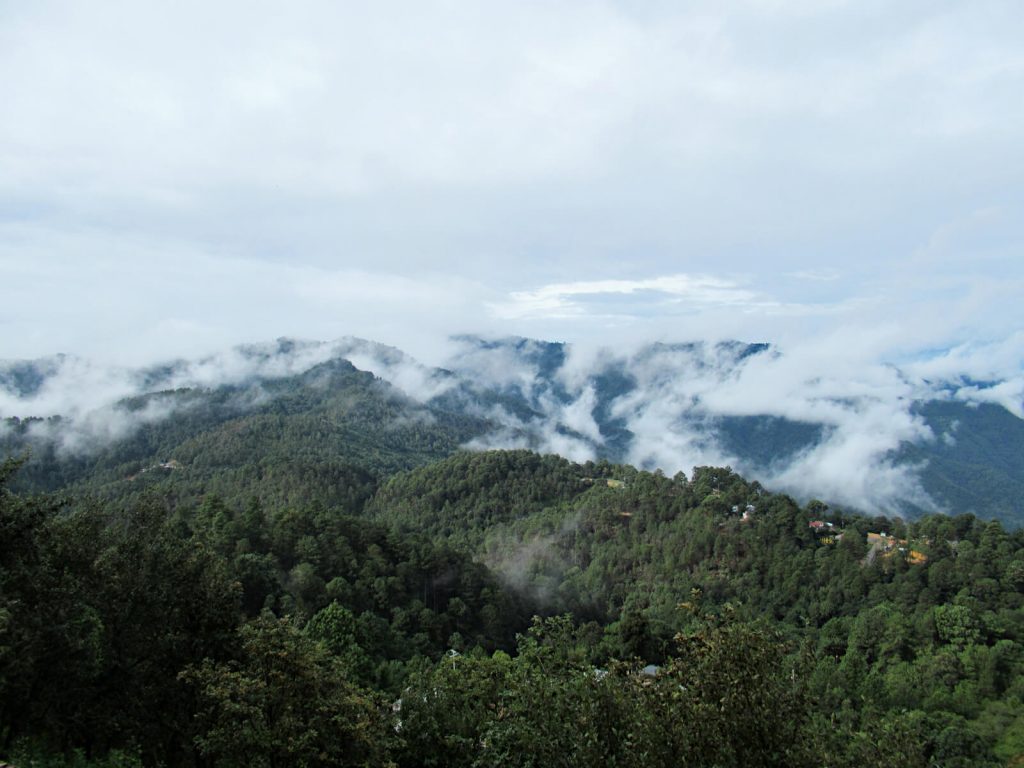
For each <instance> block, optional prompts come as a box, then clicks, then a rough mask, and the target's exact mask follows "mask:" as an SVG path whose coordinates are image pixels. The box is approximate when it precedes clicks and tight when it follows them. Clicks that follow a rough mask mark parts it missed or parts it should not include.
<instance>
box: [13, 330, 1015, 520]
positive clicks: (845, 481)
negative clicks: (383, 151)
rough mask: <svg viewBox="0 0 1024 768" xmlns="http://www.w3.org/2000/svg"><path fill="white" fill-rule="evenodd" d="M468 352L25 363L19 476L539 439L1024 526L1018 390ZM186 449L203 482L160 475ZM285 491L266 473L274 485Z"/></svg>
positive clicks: (665, 361)
mask: <svg viewBox="0 0 1024 768" xmlns="http://www.w3.org/2000/svg"><path fill="white" fill-rule="evenodd" d="M453 343H454V348H455V351H454V353H453V354H451V355H450V357H449V358H448V359H447V360H446V361H445V362H444V364H443V366H442V367H430V366H426V365H423V364H421V363H419V362H418V361H417V360H415V359H414V358H412V357H411V356H409V355H407V354H405V353H403V352H402V351H400V350H398V349H395V348H393V347H387V346H384V345H381V344H376V343H374V342H370V341H365V340H361V339H353V338H345V339H340V340H337V341H335V342H314V341H301V340H294V339H279V340H277V341H276V342H270V343H266V344H252V345H245V346H241V347H237V348H234V349H231V350H226V351H225V352H223V353H220V354H217V355H210V356H206V357H203V358H199V359H196V360H177V361H172V362H169V363H167V364H163V365H157V366H150V367H148V368H144V369H137V370H131V369H123V370H112V369H108V368H103V367H102V366H96V365H92V364H90V363H89V362H88V361H84V360H81V359H78V358H72V357H67V356H56V357H53V358H46V359H43V360H39V361H20V362H16V363H8V364H4V365H0V415H3V416H5V417H7V421H6V425H7V426H6V430H5V434H4V435H2V436H0V440H2V441H3V442H2V445H3V448H4V450H6V451H8V452H16V451H18V450H22V449H24V448H25V447H26V446H32V448H33V451H34V459H33V462H32V463H31V464H30V467H29V469H28V470H27V471H26V472H25V473H24V476H23V477H22V478H21V479H20V480H19V482H22V483H31V484H32V485H31V487H38V488H54V487H59V486H62V485H67V484H68V483H73V482H75V481H76V480H77V479H78V478H81V477H84V476H85V475H89V477H90V481H89V482H90V484H91V485H93V486H97V485H104V486H106V487H108V490H111V491H112V490H113V489H115V488H117V489H120V490H118V491H117V492H118V493H121V492H123V491H124V489H125V488H128V487H136V486H137V487H145V486H147V485H149V484H151V483H153V482H155V481H156V478H160V477H162V478H163V479H164V480H169V479H170V478H171V477H172V476H173V478H174V483H175V484H180V483H181V482H183V481H182V478H184V476H185V475H186V474H189V475H190V476H192V477H194V478H196V481H195V483H194V484H193V485H192V486H190V488H191V490H189V491H188V492H189V493H196V492H198V491H197V490H196V489H198V488H200V487H202V483H203V482H205V480H203V479H202V478H205V477H207V476H210V467H211V466H213V464H211V462H214V463H215V462H216V461H220V462H221V464H222V465H223V464H224V463H225V462H227V461H229V460H235V459H239V458H243V459H244V458H245V457H247V456H248V455H250V454H251V453H252V452H253V451H254V450H256V449H255V446H256V445H260V446H263V447H262V448H261V449H260V450H262V451H264V452H265V453H266V454H267V460H266V463H267V464H268V465H274V466H280V462H279V461H278V459H281V458H283V457H288V461H290V462H298V464H296V467H297V469H300V470H301V471H303V472H305V471H306V470H305V469H302V467H308V466H309V462H312V463H313V465H315V466H325V462H335V463H337V462H341V463H342V464H344V466H345V467H350V468H355V469H358V471H359V472H363V473H368V474H369V475H372V476H380V475H382V474H387V473H390V472H393V471H394V470H396V469H403V468H409V467H413V466H417V465H421V464H423V463H426V462H429V461H432V460H434V459H438V458H443V457H444V456H448V455H450V454H451V453H452V452H454V451H455V450H457V449H458V448H460V447H469V448H472V449H486V448H526V449H530V450H535V451H539V452H542V453H555V454H559V455H562V456H565V457H567V458H569V459H572V460H576V461H586V460H591V459H593V460H596V459H607V460H609V461H613V462H628V463H630V464H633V465H636V466H638V467H642V468H645V469H651V470H653V469H657V468H660V469H662V470H664V471H665V472H666V473H669V474H674V473H675V472H677V471H684V472H689V471H690V470H691V469H692V468H693V467H694V466H699V465H716V466H724V465H729V466H731V467H733V468H735V469H736V470H738V471H740V472H742V473H743V474H744V475H746V476H749V477H752V478H756V479H757V480H759V481H760V482H762V483H763V484H765V485H766V486H768V487H772V488H777V489H779V490H784V491H787V492H789V493H792V494H794V495H795V496H797V497H798V498H803V499H808V498H811V497H821V498H824V499H825V500H826V501H828V502H829V503H832V504H836V505H841V506H845V507H847V508H851V509H861V510H864V511H869V512H894V513H899V514H904V515H910V516H915V515H920V514H922V513H924V512H928V511H935V510H939V511H946V512H948V513H951V514H956V513H963V512H972V513H975V514H977V515H979V516H982V517H995V518H997V519H1000V520H1002V521H1004V522H1006V523H1008V524H1011V525H1021V524H1022V523H1024V466H1022V463H1021V460H1020V457H1021V456H1024V420H1022V419H1021V418H1020V415H1019V413H1020V407H1019V406H1020V404H1019V403H1018V404H1017V407H1016V408H1015V406H1014V401H1013V400H1012V398H1011V399H1010V400H1007V399H1006V398H1002V399H1000V398H998V397H996V396H995V393H999V392H1002V389H1000V387H1001V385H1002V384H1003V383H1002V382H998V381H989V382H978V381H973V380H969V379H964V378H962V377H961V378H959V379H957V378H956V377H951V378H949V379H948V380H943V381H933V380H926V379H924V378H922V377H920V376H915V375H912V374H911V373H908V372H906V371H903V370H901V369H899V368H897V367H894V366H878V367H876V368H873V369H870V370H864V369H861V368H852V367H851V368H849V369H845V368H844V367H843V366H844V362H843V358H842V356H841V355H837V356H835V357H833V358H831V359H830V360H829V362H828V365H824V364H821V365H818V364H817V363H816V362H815V361H809V360H807V359H804V358H793V357H790V356H787V354H786V352H785V351H784V350H780V349H776V348H775V347H772V346H770V345H767V344H746V343H740V342H719V343H700V342H696V343H687V344H665V343H655V344H649V345H646V346H642V347H638V348H636V349H617V348H614V347H608V348H602V349H578V348H574V347H572V346H571V345H567V344H562V343H554V342H543V341H536V340H532V339H523V338H507V339H485V338H481V337H477V336H460V337H456V338H455V339H453ZM361 374H362V375H361ZM324 382H326V384H325V383H324ZM1004 389H1005V387H1004ZM170 414H174V415H175V418H174V419H173V420H169V419H167V416H169V415H170ZM32 417H35V419H33V418H32ZM56 417H59V419H58V418H56ZM26 418H27V420H26ZM37 419H38V420H37ZM308 437H313V438H314V440H312V442H310V441H309V440H307V438H308ZM211 445H216V446H218V447H217V448H216V449H215V450H214V449H211V448H209V446H211ZM311 445H312V446H313V447H310V446H311ZM213 456H220V458H219V459H214V458H211V457H213ZM232 457H233V458H232ZM171 459H174V460H175V461H177V462H178V465H179V466H182V467H188V472H187V473H186V472H177V473H170V472H167V471H163V472H162V474H161V473H159V472H158V473H156V474H145V476H143V475H142V474H140V473H141V472H142V470H144V469H147V468H150V467H154V466H157V467H159V465H160V464H161V463H166V462H168V461H170V460H171ZM239 463H242V464H246V463H247V462H246V461H244V460H243V461H241V462H239ZM339 471H340V470H339ZM268 474H270V475H272V474H273V473H272V472H271V473H268ZM129 477H133V478H135V479H134V480H131V481H128V480H127V478H129ZM101 478H102V481H101V480H100V479H101ZM140 478H141V479H140ZM251 480H252V478H247V479H246V482H245V483H243V482H242V480H241V478H238V479H237V482H236V485H237V486H238V487H239V488H241V487H243V486H246V487H248V485H249V483H250V481H251ZM281 482H283V481H280V480H274V479H272V478H271V479H268V478H267V477H262V478H260V479H259V483H262V484H265V485H267V488H268V489H269V488H270V486H274V487H275V488H276V490H273V491H271V490H268V491H267V492H273V493H274V494H281V493H284V491H281V490H280V488H277V486H279V485H280V484H281ZM260 487H261V488H262V487H263V486H262V485H261V486H260Z"/></svg>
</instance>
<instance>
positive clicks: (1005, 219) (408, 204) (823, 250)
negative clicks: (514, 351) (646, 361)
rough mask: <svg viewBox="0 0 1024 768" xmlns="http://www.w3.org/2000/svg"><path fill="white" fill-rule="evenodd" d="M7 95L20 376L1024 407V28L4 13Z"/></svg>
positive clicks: (934, 13) (2, 182)
mask: <svg viewBox="0 0 1024 768" xmlns="http://www.w3.org/2000/svg"><path fill="white" fill-rule="evenodd" d="M0 74H2V76H0V358H33V357H39V356H43V355H49V354H53V353H56V352H68V353H76V354H80V355H85V356H91V357H98V358H103V359H107V360H109V361H111V362H116V363H120V364H141V363H144V362H149V361H153V360H158V359H166V358H171V357H177V356H181V355H194V354H200V353H205V352H209V351H212V350H215V349H221V348H223V347H225V346H226V345H230V344H236V343H240V342H253V341H261V340H266V339H273V338H276V337H279V336H297V337H302V338H312V339H334V338H338V337H341V336H346V335H354V336H360V337H365V338H369V339H374V340H378V341H382V342H385V343H388V344H393V345H396V346H398V347H400V348H403V349H406V350H408V351H409V352H411V353H412V354H414V355H416V356H418V357H419V358H421V359H423V360H425V361H426V362H430V363H434V362H438V361H440V360H441V359H443V357H444V355H445V354H446V350H447V349H448V347H447V346H446V344H447V342H445V339H446V338H447V337H448V336H449V335H450V334H454V333H466V332H473V333H482V334H490V335H505V334H516V335H522V336H527V337H531V338H542V339H549V340H558V341H569V342H573V343H576V344H578V345H581V346H586V345H598V344H609V345H613V346H614V345H629V344H635V343H639V342H642V341H651V340H655V339H661V340H688V339H719V338H738V339H742V340H745V341H771V342H774V343H777V344H779V345H780V346H781V347H782V348H784V349H789V350H800V349H806V350H811V352H813V350H816V349H831V350H835V349H841V350H842V351H843V352H844V353H845V354H848V355H849V356H851V357H852V358H853V359H854V361H856V360H864V361H865V362H872V363H877V362H879V361H893V362H898V363H900V364H916V365H920V366H925V367H927V366H932V368H933V369H934V368H942V367H943V366H945V367H947V368H948V367H949V366H951V365H953V364H954V363H955V364H956V365H960V366H961V371H960V372H965V371H966V372H970V373H974V374H976V375H985V374H986V372H988V374H991V375H997V376H1010V375H1014V374H1018V375H1019V374H1020V373H1021V369H1022V366H1021V362H1022V357H1024V356H1022V355H1021V354H1020V347H1019V346H1017V345H1018V343H1019V342H1020V340H1021V337H1020V331H1021V329H1022V328H1024V302H1022V301H1021V300H1020V299H1021V297H1022V296H1024V258H1022V257H1021V254H1022V251H1024V142H1022V141H1021V136H1024V99H1022V98H1021V96H1020V95H1021V94H1022V93H1024V13H1021V9H1020V5H1019V2H1017V1H1016V0H1006V1H1005V2H1004V1H1000V0H972V2H942V1H941V0H929V1H928V2H918V1H917V0H907V1H906V2H901V3H891V2H880V1H876V0H856V1H855V2H843V1H842V0H818V1H817V2H808V1H807V0H790V1H788V2H787V1H784V0H737V2H730V3H723V2H700V1H699V0H698V1H696V2H688V3H674V2H659V1H658V0H650V1H644V0H638V1H637V2H585V1H582V0H566V1H565V2H561V3H541V2H530V1H529V0H524V2H516V3H491V2H481V3H472V4H470V3H458V2H453V1H448V2H432V1H431V0H417V1H416V2H394V1H392V0H382V1H381V2H375V3H359V4H356V3H337V2H287V3H285V2H280V3H276V2H262V1H260V0H247V1H246V2H240V1H236V0H226V1H224V2H218V3H208V2H192V1H191V0H178V2H174V3H152V2H138V1H132V2H127V1H125V2H115V1H113V0H96V1H95V2H90V3H72V2H56V1H51V0H37V1H36V2H32V3H17V2H12V1H10V0H0ZM993 349H998V350H1001V351H1000V352H999V354H998V355H995V356H992V355H989V354H988V352H986V350H988V351H991V350H993ZM949 350H953V352H950V351H949ZM811 352H808V353H807V354H806V355H804V356H803V357H802V358H801V359H804V360H813V359H815V358H814V357H813V354H812V353H811ZM833 358H834V354H833V355H826V356H825V357H824V358H821V359H823V360H826V361H827V362H828V364H831V361H832V360H833ZM808 364H811V363H808ZM823 364H825V363H823Z"/></svg>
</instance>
